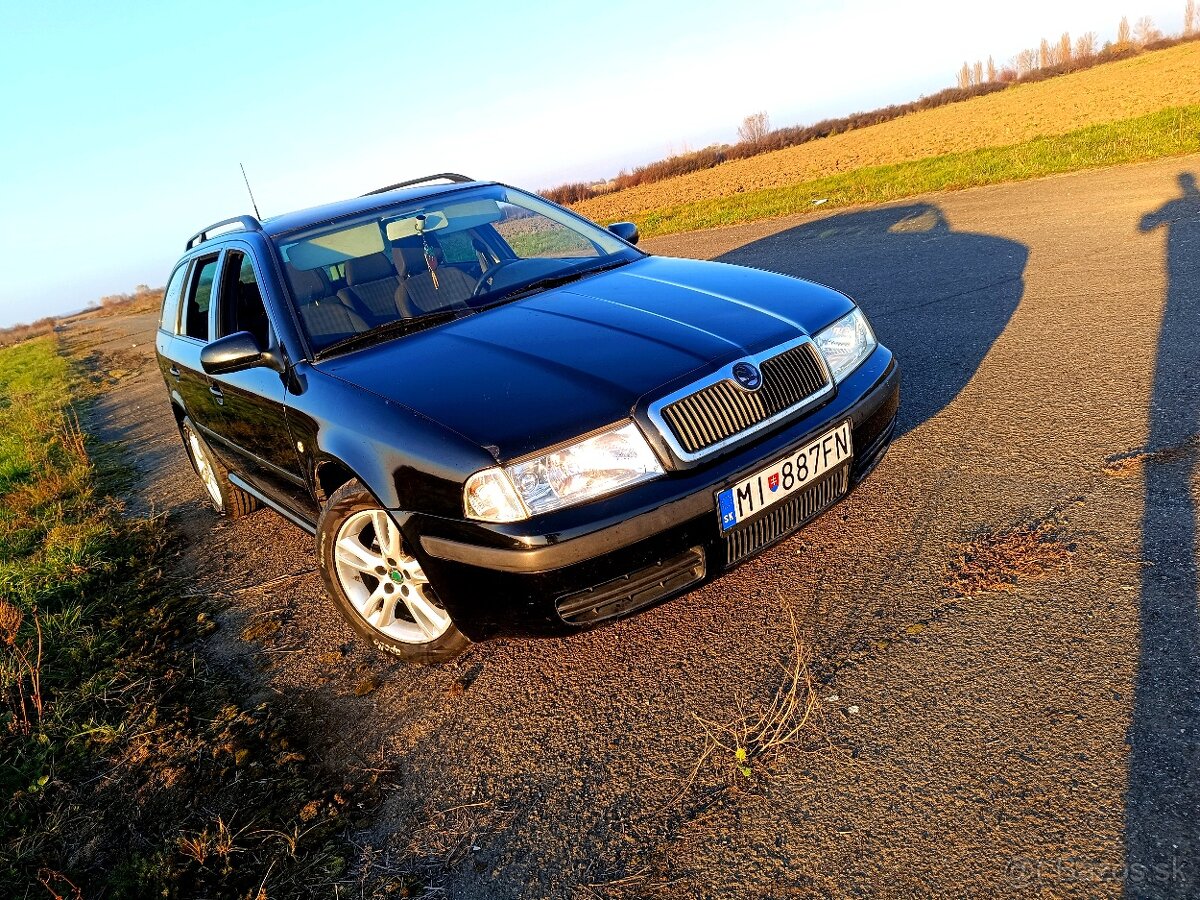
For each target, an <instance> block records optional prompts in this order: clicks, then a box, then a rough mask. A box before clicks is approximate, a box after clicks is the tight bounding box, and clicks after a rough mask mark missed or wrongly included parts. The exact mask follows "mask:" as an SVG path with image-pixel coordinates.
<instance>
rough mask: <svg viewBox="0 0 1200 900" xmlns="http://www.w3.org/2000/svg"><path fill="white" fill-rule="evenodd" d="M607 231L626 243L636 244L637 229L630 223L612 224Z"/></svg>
mask: <svg viewBox="0 0 1200 900" xmlns="http://www.w3.org/2000/svg"><path fill="white" fill-rule="evenodd" d="M608 230H609V231H611V232H612V233H613V234H615V235H616V236H617V237H619V238H620V239H621V240H623V241H625V242H627V243H630V244H636V243H637V242H638V229H637V226H636V225H634V224H633V223H632V222H613V223H612V224H611V225H609V226H608Z"/></svg>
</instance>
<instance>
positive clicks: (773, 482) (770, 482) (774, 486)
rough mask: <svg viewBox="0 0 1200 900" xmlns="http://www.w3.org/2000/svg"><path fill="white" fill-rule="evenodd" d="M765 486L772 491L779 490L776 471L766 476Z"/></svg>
mask: <svg viewBox="0 0 1200 900" xmlns="http://www.w3.org/2000/svg"><path fill="white" fill-rule="evenodd" d="M767 487H769V488H770V489H771V490H772V491H777V490H779V473H778V472H776V473H775V474H774V475H770V476H768V477H767Z"/></svg>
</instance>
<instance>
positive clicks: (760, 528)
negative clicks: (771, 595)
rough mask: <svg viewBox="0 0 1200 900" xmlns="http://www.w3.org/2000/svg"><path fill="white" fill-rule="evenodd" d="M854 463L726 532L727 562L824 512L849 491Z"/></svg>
mask: <svg viewBox="0 0 1200 900" xmlns="http://www.w3.org/2000/svg"><path fill="white" fill-rule="evenodd" d="M849 483H850V466H849V465H844V466H842V467H841V468H839V469H837V470H836V471H834V472H833V473H832V474H830V475H827V476H826V477H825V478H823V479H821V480H820V481H818V482H817V483H816V484H814V485H812V486H811V487H807V488H805V489H804V490H802V491H800V492H799V493H797V494H795V495H793V496H791V497H788V499H786V500H783V501H781V502H779V503H777V504H776V505H774V506H771V507H768V509H767V511H766V512H764V513H763V514H762V515H760V516H759V517H758V518H756V519H752V520H751V521H749V522H747V523H746V524H745V525H739V526H737V527H736V528H734V529H733V530H732V531H730V532H729V533H728V534H726V535H725V562H726V565H733V564H734V563H736V562H740V561H741V560H743V559H745V558H746V557H747V556H750V555H752V554H754V553H757V552H758V551H759V550H762V549H763V548H764V547H767V546H770V545H771V544H773V543H775V542H776V541H777V540H779V539H780V538H783V537H785V536H787V535H789V534H791V533H792V532H793V531H795V530H796V529H797V528H799V527H800V526H801V525H803V524H804V523H805V522H807V521H809V520H810V519H813V518H815V517H816V516H818V515H820V514H821V513H822V512H824V511H825V510H826V509H828V508H829V507H830V506H832V505H833V504H834V502H835V501H836V500H837V499H838V498H839V497H841V496H842V495H843V494H845V493H846V487H847V486H848V485H849Z"/></svg>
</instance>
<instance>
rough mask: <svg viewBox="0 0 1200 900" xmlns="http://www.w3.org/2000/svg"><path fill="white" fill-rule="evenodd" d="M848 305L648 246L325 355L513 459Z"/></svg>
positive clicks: (376, 388)
mask: <svg viewBox="0 0 1200 900" xmlns="http://www.w3.org/2000/svg"><path fill="white" fill-rule="evenodd" d="M851 307H852V303H851V302H850V300H848V299H847V298H846V297H845V296H843V295H842V294H839V293H838V292H837V291H834V290H832V289H830V288H827V287H823V286H821V285H817V284H813V283H811V282H807V281H800V280H797V279H795V278H788V277H786V276H783V275H776V274H772V273H769V272H763V271H759V270H757V269H746V268H742V267H740V266H730V265H725V264H722V263H713V262H700V261H696V260H685V259H671V258H666V257H646V258H643V259H639V260H637V261H635V262H632V263H629V264H628V265H625V266H622V267H620V268H618V269H613V270H611V271H608V272H604V273H600V274H597V275H593V276H590V277H586V278H584V279H581V280H580V281H576V282H571V283H570V284H568V285H565V286H563V287H561V288H557V289H554V290H549V291H545V292H543V293H540V294H536V295H534V296H531V297H526V298H524V299H522V300H518V301H515V302H512V303H508V304H505V305H502V306H498V307H496V308H495V309H491V310H486V311H484V312H482V313H479V314H477V315H473V316H469V317H467V318H464V319H458V320H455V321H453V322H449V323H447V324H444V325H439V326H436V327H434V328H430V329H428V330H426V331H420V332H416V333H414V334H411V335H407V336H405V337H401V338H396V339H394V340H390V341H386V342H384V343H381V344H377V345H375V346H372V347H368V348H365V349H362V350H357V351H354V352H352V353H347V354H345V355H343V356H335V357H332V358H330V359H328V360H325V361H324V362H322V363H320V365H319V368H320V370H321V371H322V372H325V373H327V374H330V375H333V376H335V377H338V378H341V379H344V380H345V381H348V382H351V383H352V384H355V385H358V386H360V387H362V388H365V389H367V390H369V391H373V392H374V393H376V394H379V395H381V396H383V397H386V398H388V399H389V400H392V401H394V402H397V403H400V404H403V405H404V406H407V407H409V408H410V409H413V410H415V411H417V412H419V413H421V414H422V415H424V416H427V417H428V418H430V419H432V420H434V421H436V422H438V423H440V424H442V425H444V426H445V427H447V428H451V429H453V430H454V431H456V432H458V433H459V434H461V435H463V436H464V437H466V438H467V439H468V440H470V441H472V442H474V443H476V444H478V445H479V446H480V447H485V448H487V449H488V450H489V452H491V453H492V454H493V455H494V456H496V457H497V458H499V459H501V460H506V461H507V460H510V459H514V458H516V457H519V456H523V455H525V454H528V453H532V452H534V451H537V450H540V449H542V448H544V447H549V446H551V445H553V444H556V443H559V442H561V441H565V440H570V439H571V438H574V437H576V436H578V435H580V434H583V433H585V432H588V431H591V430H594V429H596V428H599V427H602V426H604V425H608V424H610V423H613V422H617V421H619V420H621V419H625V418H628V417H629V415H630V414H631V412H632V411H633V410H634V408H635V407H636V406H637V405H638V403H639V401H640V400H643V399H646V400H649V399H653V398H654V397H656V396H660V395H661V394H662V393H664V391H663V388H665V387H666V386H668V385H671V384H672V383H677V385H678V384H684V383H686V382H687V381H689V380H691V378H699V377H700V376H701V375H703V374H704V373H706V372H708V371H710V370H712V369H714V368H716V367H718V366H720V365H724V364H726V363H728V362H729V361H731V360H734V359H737V358H738V357H740V356H744V355H746V354H748V353H754V352H758V351H761V350H764V349H766V348H769V347H772V346H775V345H776V344H781V343H783V342H785V341H788V340H791V339H793V338H795V337H798V336H800V335H803V334H811V333H812V332H814V331H816V330H818V329H820V328H823V327H824V326H826V325H828V324H829V323H830V322H832V321H834V320H835V319H837V318H838V317H839V316H841V315H843V314H845V313H846V312H847V311H849V310H850V309H851Z"/></svg>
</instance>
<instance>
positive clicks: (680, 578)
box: [555, 547, 704, 625]
mask: <svg viewBox="0 0 1200 900" xmlns="http://www.w3.org/2000/svg"><path fill="white" fill-rule="evenodd" d="M702 578H704V550H703V549H701V548H700V547H693V548H692V549H690V550H688V551H686V552H684V553H681V554H680V555H679V556H676V557H674V558H672V559H668V560H666V561H664V562H660V563H657V564H656V565H653V566H647V567H646V568H644V569H639V570H638V571H636V572H631V573H629V574H628V575H622V576H621V577H620V578H614V579H613V580H612V581H606V582H604V584H600V585H597V586H596V587H594V588H589V589H588V590H586V591H580V592H579V593H577V594H571V595H570V596H567V597H562V598H560V599H559V600H558V601H557V603H556V604H555V605H556V606H557V607H558V614H559V615H560V616H562V619H563V621H564V622H570V623H571V624H572V625H591V624H592V623H594V622H601V621H603V620H604V619H611V618H614V617H615V616H623V615H626V614H627V613H631V612H633V611H634V610H637V609H641V608H642V607H644V606H649V605H650V604H651V603H654V602H655V601H657V600H661V599H663V598H664V597H666V596H667V595H668V594H673V593H675V592H676V591H681V590H683V589H684V588H686V587H689V586H690V585H693V584H695V583H696V582H698V581H700V580H701V579H702Z"/></svg>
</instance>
